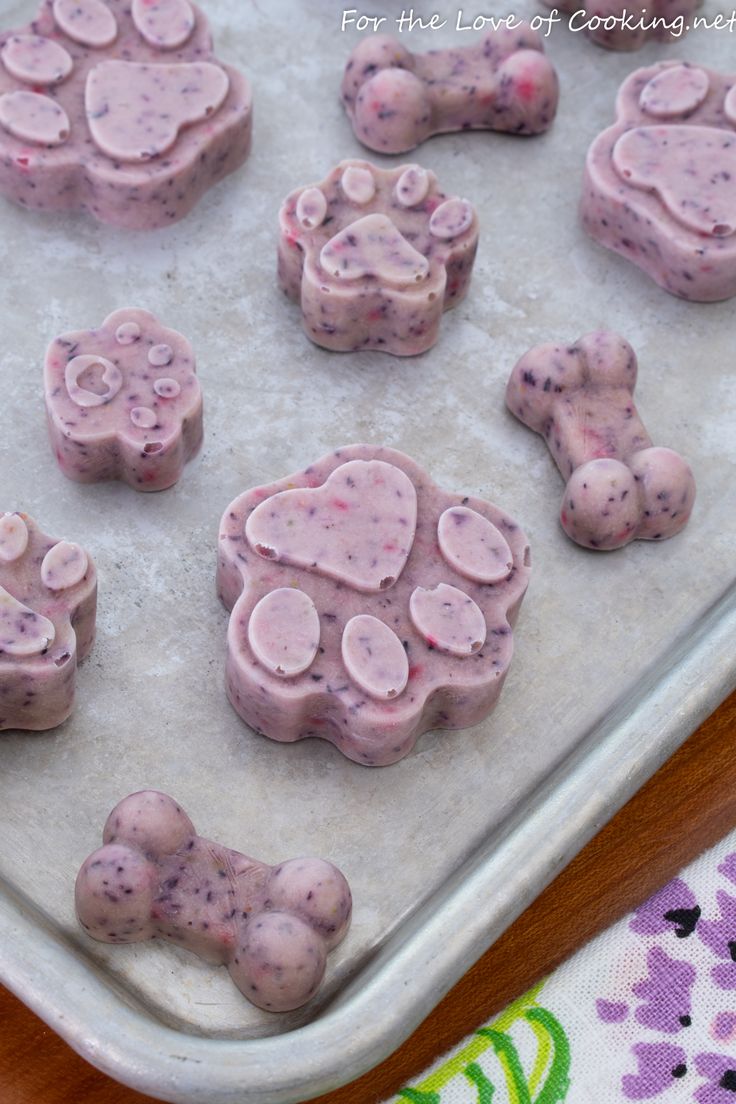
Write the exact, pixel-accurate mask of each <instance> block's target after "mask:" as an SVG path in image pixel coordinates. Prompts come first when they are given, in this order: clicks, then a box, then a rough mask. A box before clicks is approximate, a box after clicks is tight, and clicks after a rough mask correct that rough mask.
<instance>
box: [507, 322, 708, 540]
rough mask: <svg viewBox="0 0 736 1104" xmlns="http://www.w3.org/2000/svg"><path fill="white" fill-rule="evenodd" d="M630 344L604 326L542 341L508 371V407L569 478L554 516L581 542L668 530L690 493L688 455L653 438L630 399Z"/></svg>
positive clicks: (649, 536) (680, 517)
mask: <svg viewBox="0 0 736 1104" xmlns="http://www.w3.org/2000/svg"><path fill="white" fill-rule="evenodd" d="M636 375H637V363H636V354H635V353H634V350H633V349H632V348H631V346H630V345H629V343H628V341H625V340H624V339H623V338H622V337H619V336H618V335H617V334H614V333H609V332H608V331H606V330H601V331H599V332H597V333H592V334H587V335H586V336H585V337H582V338H580V340H579V341H577V342H575V344H574V345H569V346H565V345H551V344H550V345H538V346H537V347H536V348H534V349H531V350H530V351H529V352H528V353H526V354H525V355H524V356H523V357H522V358H521V360H520V361H519V363H518V364H517V365H516V367H515V368H514V370H513V372H512V373H511V378H510V380H509V383H508V387H507V390H506V402H507V404H508V407H509V409H510V410H511V412H512V413H513V414H515V415H516V417H517V418H519V419H520V420H521V421H522V422H523V423H524V424H525V425H527V426H529V427H530V428H531V429H533V430H536V432H537V433H541V434H542V436H543V437H544V438H545V440H546V442H547V444H548V446H549V450H550V452H551V453H552V456H553V457H554V459H555V462H556V463H557V466H558V468H559V469H560V471H561V472H562V475H563V478H566V479H567V481H568V482H567V486H566V487H565V493H564V495H563V497H562V506H561V510H560V520H561V522H562V527H563V529H564V530H565V532H566V533H567V535H568V536H569V537H570V538H571V539H572V540H574V541H576V543H577V544H580V545H582V546H583V547H584V548H597V549H611V548H620V547H621V546H622V545H624V544H628V543H629V541H632V540H637V539H639V540H664V539H665V537H672V536H674V535H675V533H679V531H680V530H681V529H682V528H683V526H684V525H686V524H687V521H688V519H689V517H690V513H691V511H692V508H693V502H694V500H695V482H694V480H693V474H692V472H691V470H690V467H689V465H688V464H687V463H686V461H685V460H683V458H682V457H681V456H679V455H678V453H676V452H673V451H672V449H668V448H654V447H652V442H651V439H650V438H649V435H648V433H647V431H646V430H645V428H644V426H643V425H642V422H641V419H640V418H639V415H638V413H637V410H636V407H635V406H634V400H633V395H634V387H635V385H636Z"/></svg>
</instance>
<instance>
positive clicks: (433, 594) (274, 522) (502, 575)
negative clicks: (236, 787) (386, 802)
mask: <svg viewBox="0 0 736 1104" xmlns="http://www.w3.org/2000/svg"><path fill="white" fill-rule="evenodd" d="M529 573H530V556H529V547H528V544H527V540H526V537H525V536H524V534H523V532H522V531H521V529H520V528H519V526H518V525H517V524H516V522H514V521H512V520H511V518H510V517H509V516H508V515H507V514H505V513H504V512H503V511H502V510H500V509H499V508H498V507H497V506H493V505H492V504H491V503H490V502H486V501H484V500H483V499H480V498H469V497H462V496H461V495H456V494H448V493H447V492H445V491H443V490H441V489H440V488H439V487H437V486H436V485H435V484H434V483H432V481H431V480H430V479H429V477H428V476H427V475H426V473H425V472H424V471H423V470H422V469H421V468H420V467H419V465H418V464H416V463H415V462H414V461H413V460H410V459H409V457H408V456H405V455H404V454H403V453H401V452H396V451H395V450H394V449H388V448H376V447H374V446H371V445H352V446H350V447H348V448H343V449H338V450H337V451H336V452H333V453H331V454H330V455H329V456H326V457H324V458H323V459H322V460H320V461H318V463H316V464H313V465H312V466H311V467H309V468H307V469H306V470H305V471H302V472H298V473H297V474H296V475H292V476H289V477H288V478H286V479H282V480H279V481H278V482H277V483H272V484H270V485H269V486H266V487H256V488H255V489H254V490H252V491H247V492H246V493H245V494H242V495H240V497H239V498H237V499H236V500H235V501H234V502H233V503H232V504H231V506H230V507H229V508H228V510H227V511H226V513H225V515H224V517H223V519H222V524H221V527H220V552H219V561H218V569H217V586H218V593H219V595H220V598H221V599H222V601H223V602H224V604H225V605H226V606H227V608H228V609H232V614H231V616H230V624H229V627H228V635H227V673H226V684H227V693H228V697H229V699H230V702H231V703H232V705H233V706H234V708H235V709H236V710H237V712H238V713H239V714H240V716H241V717H242V718H243V720H245V721H246V722H247V723H248V724H249V725H250V726H251V727H252V728H254V729H255V730H256V731H257V732H259V733H263V734H264V735H266V736H269V737H271V739H273V740H281V741H287V742H288V741H293V740H300V739H302V738H303V737H307V736H319V737H321V738H322V739H325V740H329V741H331V742H332V743H333V744H335V746H336V747H337V748H338V749H339V750H340V751H341V752H342V753H343V754H344V755H346V756H347V757H348V758H349V759H353V760H355V761H356V762H357V763H363V764H366V765H368V766H384V765H386V764H388V763H395V762H396V761H397V760H398V759H402V758H403V757H404V756H405V755H408V753H409V752H410V751H411V749H412V748H413V747H414V744H415V743H416V741H417V739H418V738H419V736H421V734H422V733H423V732H426V731H427V730H428V729H431V728H466V727H468V726H469V725H474V724H477V723H478V722H479V721H482V720H483V719H484V718H485V717H486V716H487V715H488V714H489V713H490V711H491V710H492V708H493V706H494V705H495V703H496V701H497V699H498V697H499V695H500V693H501V687H502V686H503V682H504V679H505V677H506V673H507V671H508V669H509V664H510V662H511V654H512V650H513V637H512V632H511V625H512V624H513V623H514V622H515V620H516V615H517V612H518V609H519V606H520V605H521V600H522V598H523V597H524V593H525V591H526V588H527V585H528V582H529Z"/></svg>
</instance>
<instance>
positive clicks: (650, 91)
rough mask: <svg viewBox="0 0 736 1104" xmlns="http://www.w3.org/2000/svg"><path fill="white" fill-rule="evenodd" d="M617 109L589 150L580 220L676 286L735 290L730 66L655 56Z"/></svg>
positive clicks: (678, 291) (682, 292) (735, 130)
mask: <svg viewBox="0 0 736 1104" xmlns="http://www.w3.org/2000/svg"><path fill="white" fill-rule="evenodd" d="M616 113H617V121H616V123H615V124H614V125H613V126H611V127H609V128H608V130H605V131H603V133H602V134H600V135H599V136H598V137H597V138H596V139H595V141H594V142H593V144H592V146H591V147H590V149H589V151H588V156H587V159H586V166H585V180H584V184H583V195H582V200H581V205H580V213H581V217H582V221H583V226H584V227H585V229H586V230H587V232H588V233H589V234H590V236H591V237H593V238H595V240H596V241H598V242H600V243H601V245H605V246H606V247H607V248H608V249H613V250H615V251H616V252H617V253H621V254H622V256H624V257H626V258H627V260H629V261H633V263H634V264H636V265H638V266H639V267H640V268H642V269H643V270H644V271H645V272H646V273H648V274H649V275H650V276H651V277H652V279H653V280H656V282H657V283H658V284H660V285H661V286H662V287H663V288H665V289H666V290H667V291H669V292H671V293H672V294H673V295H679V296H681V297H682V298H683V299H694V300H698V301H703V302H706V301H711V300H716V299H728V298H730V296H732V295H736V75H734V74H733V73H732V74H730V75H728V74H725V73H716V72H714V71H713V70H712V69H705V68H702V67H699V66H694V65H685V64H682V63H680V62H671V61H666V62H660V64H659V65H652V66H649V67H648V68H646V69H638V70H637V71H636V72H634V73H632V74H631V75H630V76H629V77H628V78H627V79H626V80H625V81H624V83H623V84H622V86H621V89H620V91H619V94H618V100H617V106H616Z"/></svg>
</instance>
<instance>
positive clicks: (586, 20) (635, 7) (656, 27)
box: [543, 0, 703, 50]
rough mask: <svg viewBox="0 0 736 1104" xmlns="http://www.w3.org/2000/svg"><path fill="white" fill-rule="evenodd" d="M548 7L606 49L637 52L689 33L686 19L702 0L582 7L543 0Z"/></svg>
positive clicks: (568, 0)
mask: <svg viewBox="0 0 736 1104" xmlns="http://www.w3.org/2000/svg"><path fill="white" fill-rule="evenodd" d="M543 3H544V4H546V5H547V7H548V8H556V9H557V10H558V11H561V12H565V14H567V15H572V16H575V18H574V19H572V20H571V21H570V26H571V28H572V30H574V31H580V30H582V31H584V32H585V34H586V35H587V36H588V38H590V39H591V41H592V42H595V43H596V44H597V45H598V46H604V47H605V48H606V49H608V50H638V49H640V48H641V47H642V46H643V45H644V44H645V43H646V42H674V41H678V42H679V40H680V38H682V35H683V34H684V33H686V32H687V31H688V30H689V26H688V18H689V17H690V16H691V15H692V14H693V13H694V12H696V11H697V10H698V8H699V7H700V6H701V4H702V3H703V0H646V3H641V2H639V3H636V2H635V3H633V4H631V3H629V2H628V0H589V2H588V3H587V4H586V5H585V6H583V5H581V4H579V3H578V0H562V2H561V3H557V2H556V0H543Z"/></svg>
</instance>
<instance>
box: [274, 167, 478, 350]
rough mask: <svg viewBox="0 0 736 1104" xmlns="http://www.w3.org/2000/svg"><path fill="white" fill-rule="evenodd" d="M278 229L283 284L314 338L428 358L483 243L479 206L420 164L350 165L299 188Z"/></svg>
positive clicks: (328, 345)
mask: <svg viewBox="0 0 736 1104" xmlns="http://www.w3.org/2000/svg"><path fill="white" fill-rule="evenodd" d="M279 223H280V237H279V256H278V261H279V282H280V284H281V287H282V289H283V290H284V291H285V292H286V294H287V295H288V296H289V298H291V299H293V300H295V301H296V302H297V303H300V304H301V309H302V316H303V321H304V329H305V331H306V333H307V336H308V337H310V338H311V339H312V341H314V342H315V343H316V344H317V345H321V346H322V347H323V348H325V349H332V350H336V351H339V352H346V351H354V350H357V349H380V350H381V351H382V352H384V353H393V354H394V355H396V356H413V355H415V354H416V353H423V352H426V350H427V349H429V348H431V346H432V345H434V343H435V342H436V340H437V337H438V332H439V324H440V319H441V317H442V312H443V311H445V310H448V309H449V308H450V307H454V306H456V305H457V304H458V303H459V302H460V300H461V299H462V298H463V296H464V295H465V293H466V291H467V289H468V284H469V282H470V275H471V272H472V269H473V261H474V260H475V253H476V249H477V247H478V219H477V217H476V214H475V211H474V209H473V207H472V206H471V205H470V203H468V201H467V200H466V199H458V198H457V197H456V196H448V195H446V194H445V193H444V192H442V191H440V189H439V186H438V184H437V178H436V176H435V175H434V173H433V172H430V171H429V170H427V169H423V168H421V167H420V166H419V165H402V166H401V167H400V168H398V169H377V168H376V167H375V166H374V165H371V164H370V163H369V162H368V161H342V162H341V163H340V164H339V165H338V166H337V168H335V169H333V170H332V172H331V173H330V175H329V176H328V177H327V179H326V180H323V181H322V183H321V184H316V185H312V186H311V187H307V188H299V189H298V190H297V191H295V192H292V193H291V195H290V196H288V197H287V198H286V199H285V200H284V202H283V204H282V206H281V213H280V216H279Z"/></svg>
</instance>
